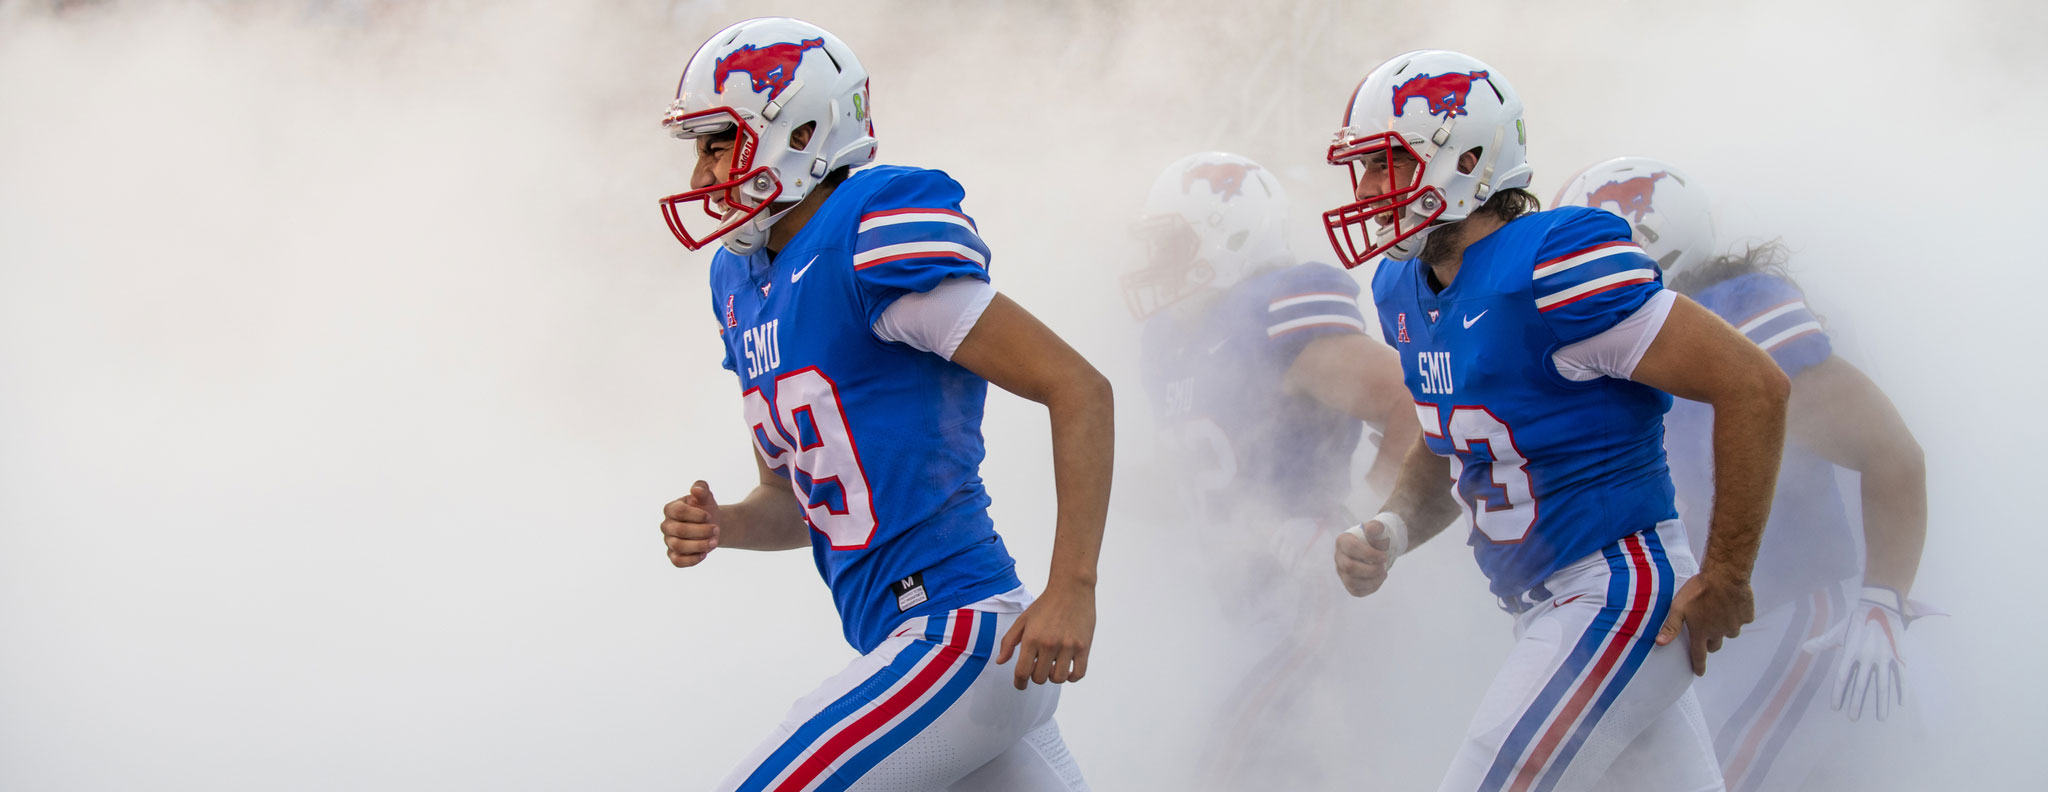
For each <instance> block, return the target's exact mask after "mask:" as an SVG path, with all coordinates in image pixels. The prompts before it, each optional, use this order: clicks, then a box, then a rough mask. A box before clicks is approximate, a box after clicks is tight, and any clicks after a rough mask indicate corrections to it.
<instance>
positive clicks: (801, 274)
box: [789, 256, 818, 283]
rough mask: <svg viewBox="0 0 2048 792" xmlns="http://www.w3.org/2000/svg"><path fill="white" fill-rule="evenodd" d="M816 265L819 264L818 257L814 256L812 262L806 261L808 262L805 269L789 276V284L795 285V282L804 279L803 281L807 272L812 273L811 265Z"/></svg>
mask: <svg viewBox="0 0 2048 792" xmlns="http://www.w3.org/2000/svg"><path fill="white" fill-rule="evenodd" d="M816 263H818V257H817V256H812V257H811V260H810V261H806V262H804V268H803V269H800V270H797V271H796V272H793V273H790V276H789V282H790V283H795V282H797V281H799V280H802V279H803V277H804V273H806V272H810V271H811V265H812V264H816Z"/></svg>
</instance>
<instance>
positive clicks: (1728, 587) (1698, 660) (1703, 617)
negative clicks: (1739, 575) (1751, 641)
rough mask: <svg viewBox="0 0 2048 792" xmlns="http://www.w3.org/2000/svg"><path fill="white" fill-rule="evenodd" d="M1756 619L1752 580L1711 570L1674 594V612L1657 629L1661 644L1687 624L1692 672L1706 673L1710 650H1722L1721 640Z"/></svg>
mask: <svg viewBox="0 0 2048 792" xmlns="http://www.w3.org/2000/svg"><path fill="white" fill-rule="evenodd" d="M1755 620H1756V598H1755V596H1754V595H1753V594H1752V593H1751V592H1750V590H1749V583H1747V582H1744V581H1735V580H1729V579H1726V578H1722V577H1720V576H1716V575H1710V574H1708V573H1701V574H1699V575H1695V576H1694V577H1693V579H1691V580H1688V581H1686V582H1685V585H1683V586H1680V587H1679V589H1678V596H1676V597H1672V598H1671V613H1670V615H1668V616H1666V617H1664V627H1663V629H1660V630H1658V631H1657V645H1658V646H1664V645H1666V644H1669V643H1671V642H1672V641H1675V640H1678V633H1679V630H1680V628H1684V630H1685V632H1686V636H1687V640H1688V641H1689V643H1690V644H1691V652H1690V654H1691V655H1692V673H1693V675H1694V676H1705V675H1706V673H1707V653H1708V652H1718V651H1720V650H1721V642H1722V641H1724V640H1727V639H1729V638H1733V637H1735V636H1738V635H1741V634H1742V625H1745V624H1748V623H1750V622H1752V621H1755Z"/></svg>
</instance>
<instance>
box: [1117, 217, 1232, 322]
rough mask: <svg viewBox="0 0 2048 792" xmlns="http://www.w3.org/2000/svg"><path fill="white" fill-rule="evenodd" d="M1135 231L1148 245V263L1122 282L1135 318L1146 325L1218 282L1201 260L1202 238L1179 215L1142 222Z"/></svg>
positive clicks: (1126, 299) (1146, 257) (1214, 273)
mask: <svg viewBox="0 0 2048 792" xmlns="http://www.w3.org/2000/svg"><path fill="white" fill-rule="evenodd" d="M1132 230H1133V232H1134V233H1135V234H1136V235H1137V237H1138V238H1139V240H1140V241H1142V242H1143V243H1144V245H1145V261H1146V265H1145V268H1144V269H1141V270H1137V271H1135V272H1131V273H1128V274H1125V275H1124V276H1123V278H1122V285H1123V289H1124V307H1126V308H1129V309H1130V310H1131V317H1132V318H1134V319H1137V320H1138V321H1141V322H1142V321H1144V320H1146V319H1148V318H1150V317H1151V316H1152V315H1153V314H1155V313H1158V312H1159V311H1160V310H1162V309H1164V308H1166V307H1167V306H1169V305H1172V304H1174V303H1177V302H1180V301H1181V300H1183V299H1185V298H1187V296H1188V295H1190V294H1193V293H1195V292H1196V291H1199V290H1200V289H1201V288H1202V287H1204V286H1207V285H1208V284H1209V282H1210V281H1213V280H1215V279H1216V270H1215V269H1214V268H1213V267H1210V266H1209V263H1208V262H1206V261H1202V260H1201V253H1202V249H1201V248H1202V242H1201V238H1200V237H1197V236H1196V235H1195V230H1194V229H1193V228H1190V227H1189V226H1188V221H1187V220H1185V219H1183V218H1181V217H1180V216H1179V215H1167V216H1163V217H1155V218H1151V219H1147V220H1144V221H1140V222H1139V223H1138V225H1137V227H1136V228H1134V229H1132Z"/></svg>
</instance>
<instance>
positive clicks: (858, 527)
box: [742, 366, 875, 550]
mask: <svg viewBox="0 0 2048 792" xmlns="http://www.w3.org/2000/svg"><path fill="white" fill-rule="evenodd" d="M742 398H744V399H745V402H746V405H745V408H744V409H745V413H746V419H747V424H748V427H749V429H750V430H751V434H752V435H753V436H754V450H755V451H757V452H759V453H760V454H761V461H762V463H763V464H766V465H767V466H768V467H769V468H770V469H772V470H778V471H782V473H783V474H784V475H787V476H789V485H790V489H792V490H794V491H795V492H796V499H797V503H798V504H800V505H802V506H803V509H804V518H805V519H806V520H807V521H809V522H810V524H811V528H812V530H815V531H817V532H819V533H822V534H824V535H825V538H826V539H827V540H828V541H830V542H831V543H832V549H834V550H859V549H862V548H865V547H867V546H868V540H869V539H871V538H873V537H874V535H875V504H874V498H873V496H872V495H871V494H870V493H869V492H868V477H867V473H866V471H865V470H864V469H863V468H862V467H861V464H860V451H859V449H857V448H855V447H854V443H853V432H852V430H851V429H849V428H848V427H847V424H846V414H845V413H844V412H842V411H841V410H840V406H839V388H838V387H837V386H835V385H833V384H832V380H831V379H829V378H827V377H826V376H825V374H824V373H823V372H820V371H819V370H818V369H817V367H815V366H813V367H810V368H804V369H798V370H796V371H792V372H790V373H788V374H784V375H782V376H779V377H776V378H775V402H774V404H772V405H771V404H769V401H768V397H766V396H764V395H763V394H762V393H761V389H760V388H755V389H753V390H749V391H747V392H746V393H745V394H743V395H742Z"/></svg>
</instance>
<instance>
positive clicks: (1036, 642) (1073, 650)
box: [996, 586, 1095, 690]
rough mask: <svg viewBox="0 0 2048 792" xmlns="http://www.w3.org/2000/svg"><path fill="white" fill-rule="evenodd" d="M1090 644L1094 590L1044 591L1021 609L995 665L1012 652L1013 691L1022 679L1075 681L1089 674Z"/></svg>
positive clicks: (1007, 660) (1058, 589)
mask: <svg viewBox="0 0 2048 792" xmlns="http://www.w3.org/2000/svg"><path fill="white" fill-rule="evenodd" d="M1094 640H1095V590H1094V589H1092V588H1087V587H1084V586H1056V587H1049V588H1047V589H1046V590H1045V594H1044V595H1043V596H1041V597H1039V598H1038V601H1037V602H1033V603H1031V607H1029V608H1025V609H1024V613H1022V614H1021V615H1019V616H1018V617H1017V621H1016V622H1014V623H1012V624H1011V625H1010V631H1009V632H1008V633H1006V634H1004V635H1003V646H1002V651H1001V652H999V653H997V655H996V665H1002V664H1004V663H1007V662H1010V653H1011V651H1012V650H1015V651H1016V653H1017V669H1016V673H1015V675H1014V678H1015V681H1016V684H1017V689H1018V690H1023V689H1024V682H1025V680H1027V679H1028V680H1030V681H1031V682H1034V683H1037V684H1040V685H1043V684H1045V683H1047V682H1051V683H1054V684H1059V683H1062V682H1079V681H1081V677H1082V676H1084V675H1086V674H1087V673H1088V647H1089V645H1090V644H1091V643H1093V642H1094Z"/></svg>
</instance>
